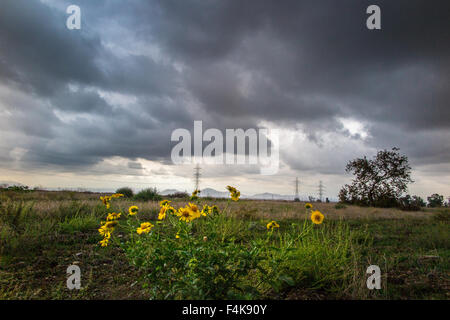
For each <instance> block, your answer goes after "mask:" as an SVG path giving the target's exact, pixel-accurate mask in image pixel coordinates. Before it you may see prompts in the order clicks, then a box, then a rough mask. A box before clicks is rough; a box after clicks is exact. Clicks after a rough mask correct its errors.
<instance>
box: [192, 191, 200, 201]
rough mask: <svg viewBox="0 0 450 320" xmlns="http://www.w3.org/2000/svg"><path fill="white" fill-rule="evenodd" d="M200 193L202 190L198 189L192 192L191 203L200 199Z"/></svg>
mask: <svg viewBox="0 0 450 320" xmlns="http://www.w3.org/2000/svg"><path fill="white" fill-rule="evenodd" d="M199 193H200V190H198V189H195V190H194V192H192V195H191V199H190V200H191V201H193V200H197V199H198V194H199Z"/></svg>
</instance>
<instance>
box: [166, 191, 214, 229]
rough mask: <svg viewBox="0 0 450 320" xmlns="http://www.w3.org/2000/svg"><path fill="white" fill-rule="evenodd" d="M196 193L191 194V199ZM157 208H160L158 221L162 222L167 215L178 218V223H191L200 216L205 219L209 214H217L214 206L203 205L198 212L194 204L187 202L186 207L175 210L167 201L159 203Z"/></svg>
mask: <svg viewBox="0 0 450 320" xmlns="http://www.w3.org/2000/svg"><path fill="white" fill-rule="evenodd" d="M197 191H198V190H196V191H194V192H193V193H192V196H193V197H194V196H197V193H198V192H197ZM159 206H160V207H161V209H160V211H159V215H158V220H164V219H165V218H166V215H167V214H171V215H174V216H177V217H179V219H180V221H185V222H191V221H193V220H195V219H198V218H200V217H202V216H203V217H206V216H208V215H210V214H217V213H219V208H217V206H216V205H214V206H209V205H207V204H205V205H204V206H203V208H202V209H201V210H200V208H199V207H198V206H197V205H196V204H193V203H190V202H189V203H188V204H187V205H186V206H184V207H181V208H179V209H178V210H176V209H175V208H174V207H172V206H171V205H170V201H169V200H163V201H161V202H160V203H159Z"/></svg>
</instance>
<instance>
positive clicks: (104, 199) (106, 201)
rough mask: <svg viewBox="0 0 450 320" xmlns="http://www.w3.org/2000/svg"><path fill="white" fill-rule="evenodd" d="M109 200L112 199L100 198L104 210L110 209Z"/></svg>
mask: <svg viewBox="0 0 450 320" xmlns="http://www.w3.org/2000/svg"><path fill="white" fill-rule="evenodd" d="M111 199H112V198H111V197H110V196H104V197H100V200H101V201H102V202H103V204H104V205H105V206H106V209H109V208H110V207H111V204H110V201H111Z"/></svg>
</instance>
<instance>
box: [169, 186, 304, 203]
mask: <svg viewBox="0 0 450 320" xmlns="http://www.w3.org/2000/svg"><path fill="white" fill-rule="evenodd" d="M176 192H181V191H179V190H176V189H166V190H163V191H161V192H160V194H161V195H169V194H173V193H176ZM229 195H230V194H229V192H228V191H217V190H215V189H212V188H205V189H202V190H201V192H200V197H212V198H228V197H229ZM241 198H244V199H257V200H294V196H293V195H285V194H276V193H269V192H265V193H258V194H254V195H246V194H241ZM300 200H307V199H306V198H304V199H303V198H302V197H300Z"/></svg>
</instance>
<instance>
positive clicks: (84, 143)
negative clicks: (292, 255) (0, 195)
mask: <svg viewBox="0 0 450 320" xmlns="http://www.w3.org/2000/svg"><path fill="white" fill-rule="evenodd" d="M72 3H73V4H78V5H80V7H81V9H82V29H81V30H77V31H69V30H67V29H66V27H65V19H66V17H67V14H65V8H66V7H67V5H69V4H72ZM370 4H374V3H373V1H370V2H369V1H346V2H342V1H282V2H280V1H256V0H254V1H175V0H161V1H138V0H132V1H127V2H121V1H108V2H104V1H71V2H68V1H66V2H64V1H44V2H38V1H5V2H4V3H2V10H0V78H1V83H3V85H4V86H6V87H8V89H9V90H11V92H22V93H24V94H26V95H29V99H26V100H23V99H22V100H17V99H15V98H14V97H10V96H2V97H1V98H0V102H1V103H2V105H0V110H1V108H4V109H6V110H7V111H8V112H9V118H8V119H7V120H4V122H6V123H7V126H6V127H4V129H0V130H8V131H9V132H17V135H18V136H19V133H20V136H21V138H20V141H16V142H15V143H16V144H17V145H20V146H21V147H23V148H25V149H26V150H28V152H27V153H26V154H25V155H24V156H23V158H22V162H23V165H24V166H25V167H27V166H28V167H37V166H42V165H44V166H45V165H47V164H52V165H57V166H60V167H63V168H65V169H67V170H76V169H74V168H76V167H85V166H92V165H94V164H96V163H98V162H99V161H101V160H102V159H104V158H107V157H112V156H123V157H128V158H130V159H131V160H132V161H131V162H130V163H135V162H134V160H135V159H136V158H139V157H142V158H146V159H157V160H160V161H164V162H166V161H167V157H168V156H169V154H170V149H171V144H170V134H171V131H172V130H173V129H175V128H180V127H181V128H188V129H190V128H192V124H193V120H204V127H205V128H207V127H215V128H219V129H225V128H238V127H243V128H250V127H256V126H257V125H258V123H260V122H261V121H269V122H272V123H275V124H277V125H280V126H282V127H285V128H297V127H299V126H300V127H301V128H303V129H304V130H305V131H306V134H307V136H308V137H309V139H310V140H311V141H314V142H315V143H317V144H318V145H320V144H321V143H326V142H323V140H322V139H321V137H320V135H321V134H323V133H324V132H325V133H326V132H341V133H343V134H347V135H350V134H349V133H345V130H343V127H342V124H341V123H340V122H339V120H338V119H339V118H354V119H358V120H361V121H363V122H364V123H368V124H369V128H370V138H368V139H366V140H365V141H364V143H365V144H366V145H367V146H368V147H375V148H390V147H392V146H393V145H397V146H400V147H401V148H402V149H403V150H405V152H406V153H407V154H408V155H410V156H411V157H413V160H414V161H416V163H419V164H420V163H440V162H445V161H448V160H449V155H450V150H449V149H450V146H449V142H448V141H449V140H448V136H449V125H450V114H449V108H448V103H449V101H450V100H449V98H450V87H449V83H450V82H449V75H450V44H449V42H448V39H449V38H450V34H449V32H450V22H449V21H450V20H449V19H448V12H449V9H450V4H449V3H448V2H446V1H433V2H432V3H430V2H426V1H395V2H394V1H376V4H377V5H379V6H380V7H381V11H382V30H376V31H369V30H368V29H367V28H366V26H365V21H366V18H367V15H366V13H365V10H366V8H367V6H368V5H370ZM143 44H144V45H143ZM146 45H148V46H149V48H146V47H145V46H146ZM143 46H144V48H143ZM152 50H154V51H152ZM155 50H156V51H155ZM148 52H153V53H152V54H149V53H148ZM154 52H156V53H154ZM11 95H12V93H11ZM108 95H111V96H108ZM115 95H116V96H115ZM117 95H118V97H117ZM121 99H122V100H123V102H121V103H118V101H120V100H121ZM355 137H356V139H357V140H358V141H361V140H360V139H358V137H357V136H354V138H355ZM5 141H6V139H5ZM12 142H13V141H9V140H8V141H6V142H4V144H5V143H12ZM11 147H12V145H11ZM347 147H348V146H347ZM349 148H351V147H349ZM331 150H332V149H331ZM350 153H351V154H352V156H353V153H352V152H350ZM285 154H286V152H285ZM285 161H286V162H287V163H288V164H289V165H290V166H291V167H292V168H297V169H302V170H303V169H305V168H306V169H310V168H313V167H314V166H315V165H314V163H298V161H299V160H298V159H297V158H296V157H295V156H292V154H291V155H290V156H286V157H285ZM343 161H344V160H342V161H341V162H343ZM316 168H317V167H316ZM330 168H331V169H330ZM318 170H319V171H321V172H325V173H330V172H341V171H342V170H340V169H339V168H338V167H337V166H334V165H333V163H332V162H330V163H329V166H328V167H320V168H318Z"/></svg>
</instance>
